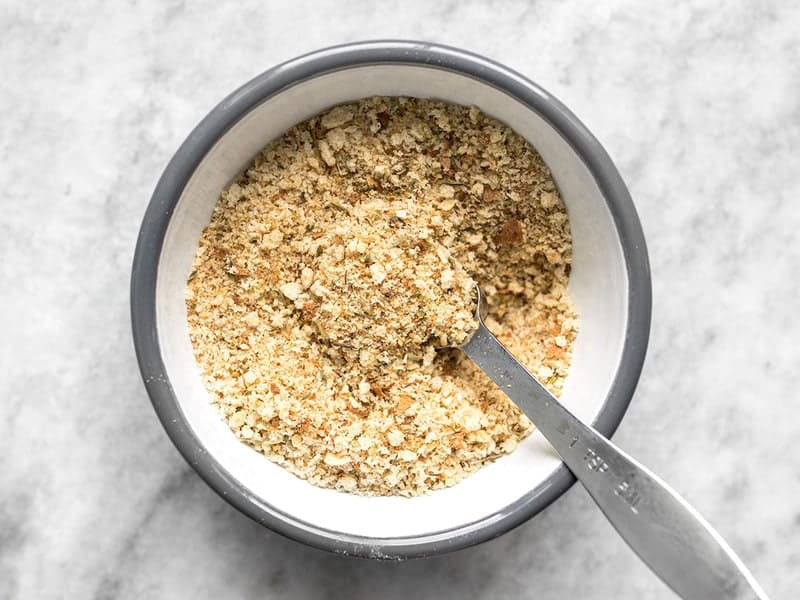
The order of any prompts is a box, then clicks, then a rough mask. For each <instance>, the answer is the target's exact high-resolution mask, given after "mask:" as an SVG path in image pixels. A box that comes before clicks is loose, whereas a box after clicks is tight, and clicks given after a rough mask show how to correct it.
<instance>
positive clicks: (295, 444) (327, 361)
mask: <svg viewBox="0 0 800 600" xmlns="http://www.w3.org/2000/svg"><path fill="white" fill-rule="evenodd" d="M571 253H572V247H571V237H570V231H569V223H568V220H567V214H566V211H565V209H564V206H563V204H562V202H561V199H560V197H559V194H558V191H557V189H556V186H555V184H554V182H553V179H552V177H551V175H550V172H549V170H548V168H547V167H546V166H545V165H544V163H543V161H542V159H541V157H540V156H539V155H538V154H537V153H536V151H535V150H534V149H533V148H532V147H531V146H530V145H529V144H528V143H527V142H526V141H524V140H523V139H522V138H521V137H520V136H518V135H517V134H515V133H514V132H513V131H511V130H510V129H509V128H508V127H506V126H505V125H503V124H502V123H500V122H498V121H496V120H494V119H491V118H489V117H487V116H486V115H484V114H483V113H481V112H480V111H479V110H478V109H477V108H467V107H462V106H456V105H451V104H445V103H443V102H439V101H433V100H419V99H413V98H383V97H377V98H369V99H366V100H362V101H359V102H355V103H352V104H347V105H342V106H338V107H336V108H333V109H332V110H330V111H328V112H326V113H324V114H322V115H319V116H316V117H314V118H312V119H309V120H308V121H305V122H303V123H301V124H299V125H297V126H295V127H293V128H292V129H291V130H289V131H288V132H287V133H286V134H284V135H283V136H282V137H281V138H279V139H278V140H275V141H274V142H272V143H271V144H269V145H268V146H267V147H266V148H265V149H264V150H263V151H262V152H261V153H260V154H259V155H258V156H257V157H256V159H255V161H254V162H253V164H252V165H251V166H250V167H249V168H248V169H247V170H246V171H245V172H244V173H243V174H242V175H241V176H240V177H239V178H238V179H237V180H236V181H235V182H234V183H232V184H231V185H230V186H229V187H228V189H226V190H225V191H224V192H223V193H222V195H221V197H220V199H219V202H218V204H217V206H216V208H215V210H214V213H213V215H212V218H211V222H210V224H209V225H208V227H207V228H206V229H205V230H204V232H203V235H202V237H201V239H200V245H199V248H198V251H197V255H196V258H195V261H194V267H193V271H192V273H191V275H190V276H189V281H188V284H187V295H186V306H187V313H188V324H189V332H190V336H191V341H192V344H193V347H194V352H195V356H196V358H197V361H198V364H199V366H200V368H201V370H202V372H203V375H204V381H205V385H206V387H207V389H208V391H209V393H210V394H211V396H212V399H213V402H214V404H215V405H216V407H217V408H218V410H219V412H220V414H221V415H222V417H223V418H224V419H225V421H226V422H227V423H228V425H229V426H230V428H231V429H232V430H233V432H234V433H235V434H236V435H237V436H238V437H239V439H241V440H242V441H244V442H246V443H247V444H249V445H251V446H252V447H253V448H255V449H257V450H259V451H260V452H262V453H264V454H265V455H266V456H267V457H269V458H270V459H271V460H273V461H275V462H277V463H278V464H280V465H282V466H284V467H285V468H287V469H288V470H289V471H291V472H292V473H294V474H295V475H297V476H298V477H301V478H303V479H307V480H308V481H309V482H311V483H313V484H315V485H319V486H323V487H329V488H336V489H340V490H345V491H349V492H355V493H360V494H372V495H389V494H400V495H404V496H414V495H419V494H423V493H425V492H427V491H429V490H432V489H436V488H442V487H446V486H451V485H453V484H455V483H457V482H458V481H459V480H461V479H462V478H464V477H465V476H466V475H468V474H469V473H471V472H473V471H475V470H476V469H478V468H480V467H481V466H482V465H484V464H486V463H487V462H489V461H492V460H494V459H495V458H497V457H498V456H501V455H503V454H506V453H509V452H511V451H513V450H514V448H515V447H516V446H517V444H518V442H519V441H520V440H521V439H522V438H524V437H525V436H526V435H527V434H528V433H529V432H530V431H531V428H532V425H531V423H530V421H528V419H527V418H526V417H525V416H524V415H522V413H521V412H520V411H519V410H518V409H517V408H516V407H515V406H514V405H513V404H512V403H511V402H510V401H509V400H508V399H507V398H506V396H505V395H504V394H503V393H502V392H501V391H500V390H499V389H498V388H497V387H496V386H495V385H494V384H493V383H492V382H491V381H490V380H489V379H488V377H486V376H485V375H484V374H483V373H482V372H481V371H480V370H479V369H478V368H477V367H475V366H474V365H473V364H472V363H471V362H470V361H469V359H467V358H466V357H465V356H464V355H463V353H461V352H460V351H459V350H456V349H447V348H445V347H447V346H452V345H457V344H458V343H460V342H461V341H463V339H464V338H465V336H466V335H467V333H468V332H469V331H470V330H471V329H472V327H473V326H474V322H473V320H472V310H473V304H474V298H473V294H474V286H475V282H476V281H477V282H478V283H479V284H480V285H481V288H482V290H483V291H484V293H485V295H486V296H487V300H488V304H489V317H488V318H487V320H486V324H487V326H488V327H489V329H491V330H492V331H493V332H494V333H495V334H496V335H497V337H498V338H499V339H500V340H501V341H502V342H503V343H504V344H505V345H506V346H507V347H508V348H509V350H510V351H511V352H512V353H514V354H515V355H516V356H517V357H518V358H519V359H520V360H521V361H522V362H523V363H524V364H525V365H526V366H527V367H528V368H529V369H530V370H531V371H532V372H533V373H534V374H535V375H536V376H537V377H538V378H539V379H540V380H541V381H542V382H543V383H544V384H545V385H546V386H547V387H548V388H549V389H550V390H551V391H552V392H553V393H554V394H556V395H558V394H560V392H561V388H562V384H563V381H564V378H565V377H566V375H567V370H568V367H569V363H570V355H571V348H572V343H573V341H574V339H575V336H576V333H577V325H578V322H577V316H576V314H575V311H574V309H573V306H572V303H571V302H570V299H569V297H568V295H567V290H566V286H567V282H568V278H569V272H570V263H571V258H572V257H571Z"/></svg>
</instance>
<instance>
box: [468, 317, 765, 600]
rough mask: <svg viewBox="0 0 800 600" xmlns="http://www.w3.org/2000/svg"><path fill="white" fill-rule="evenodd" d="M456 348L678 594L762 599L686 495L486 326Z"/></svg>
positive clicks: (705, 599) (711, 599) (704, 599)
mask: <svg viewBox="0 0 800 600" xmlns="http://www.w3.org/2000/svg"><path fill="white" fill-rule="evenodd" d="M461 349H462V350H463V351H464V352H465V353H466V354H467V356H469V357H470V358H471V359H472V360H473V361H474V362H475V363H477V365H478V366H479V367H480V368H481V369H483V371H484V372H486V374H487V375H488V376H489V377H490V378H491V379H492V380H493V381H494V382H495V383H496V384H497V385H498V386H499V387H500V389H501V390H503V392H505V393H506V395H508V397H509V398H511V400H513V401H514V403H515V404H516V405H517V406H519V407H520V409H521V410H522V411H523V412H524V413H525V414H526V415H527V416H528V418H530V419H531V421H533V422H534V424H535V425H536V428H537V429H538V430H539V431H540V432H541V433H542V434H543V435H544V436H545V437H546V438H547V440H548V441H549V442H550V444H551V445H552V446H553V448H555V450H556V451H557V452H558V454H559V455H560V456H561V458H562V460H563V461H564V462H565V463H566V465H567V466H568V467H569V469H570V470H571V471H572V472H573V473H574V474H575V476H576V477H577V478H578V479H579V480H580V481H581V483H582V484H583V485H584V487H585V488H586V489H587V490H588V491H589V494H590V495H591V496H592V498H593V499H594V501H595V502H596V503H597V505H598V506H599V507H600V509H601V510H602V511H603V513H604V514H605V515H606V517H607V518H608V520H609V521H611V523H612V525H614V527H615V528H616V530H617V531H618V532H619V534H620V535H621V536H622V537H623V539H624V540H625V541H626V542H627V543H628V545H630V547H631V548H633V550H634V551H635V552H636V553H637V554H638V555H639V557H640V558H641V559H642V560H643V561H644V562H645V563H646V564H647V565H648V566H649V567H650V568H651V569H652V570H653V571H654V572H655V573H656V574H657V575H658V576H659V577H661V579H662V580H663V581H664V582H665V583H666V584H667V585H669V586H670V587H671V588H672V589H673V590H674V591H675V592H676V593H677V594H678V595H679V596H681V597H682V598H685V599H687V600H695V599H696V600H717V599H719V600H723V599H724V600H729V599H736V600H739V599H742V600H743V599H762V600H765V599H766V595H765V594H764V592H763V591H762V590H761V587H760V586H759V585H758V582H756V580H755V579H754V578H753V576H752V575H751V574H750V572H749V571H748V570H747V567H745V566H744V564H743V563H742V561H741V560H740V559H739V558H738V557H737V556H736V554H734V552H733V550H731V548H730V547H729V546H728V544H727V543H725V540H723V539H722V537H721V536H720V535H719V534H718V533H717V532H716V531H715V530H714V529H713V528H712V527H711V525H709V524H708V522H707V521H706V520H705V519H704V518H703V517H702V516H700V514H699V513H698V512H697V511H696V510H695V509H694V508H692V507H691V506H690V505H689V503H688V502H686V500H684V499H683V498H681V497H680V496H679V495H678V494H677V493H676V492H675V491H674V490H672V488H670V487H669V486H668V485H667V484H666V483H664V482H663V481H662V480H661V479H659V478H658V477H657V476H656V475H654V474H653V473H652V472H651V471H649V470H648V469H647V468H645V467H644V466H642V465H641V464H639V463H638V462H637V461H635V460H634V459H633V458H631V457H630V456H628V455H627V454H625V452H623V451H622V450H620V449H619V448H618V447H617V446H616V445H614V444H613V443H611V442H610V441H609V440H608V439H607V438H606V437H605V436H603V435H602V434H600V433H599V432H597V431H596V430H595V429H594V428H592V427H590V426H589V425H586V424H585V423H583V422H582V421H581V420H580V419H578V418H577V417H575V415H573V414H572V413H571V412H569V411H568V410H567V409H566V408H564V406H563V405H562V404H561V403H560V402H559V401H558V399H556V397H555V396H553V395H552V394H551V393H550V392H548V391H547V390H546V389H545V388H544V386H542V384H541V383H539V381H538V380H537V379H536V378H535V377H534V376H533V375H531V374H530V373H529V372H528V370H527V369H526V368H525V367H524V366H523V365H522V364H520V362H519V361H518V360H517V359H516V358H514V356H513V355H512V354H511V353H510V352H509V351H508V350H506V348H505V347H504V346H503V345H502V344H501V343H500V342H499V341H498V340H497V338H495V337H494V335H492V333H491V332H490V331H489V330H488V329H486V327H485V326H484V325H483V323H480V325H479V328H478V330H477V331H476V332H475V333H474V335H473V336H472V338H471V339H470V340H469V341H468V342H467V343H465V344H464V345H462V346H461Z"/></svg>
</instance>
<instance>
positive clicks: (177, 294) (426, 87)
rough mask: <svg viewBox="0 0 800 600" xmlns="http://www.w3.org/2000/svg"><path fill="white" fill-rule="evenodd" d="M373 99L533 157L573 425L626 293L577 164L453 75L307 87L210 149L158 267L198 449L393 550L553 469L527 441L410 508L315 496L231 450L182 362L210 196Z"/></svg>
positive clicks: (261, 494) (554, 461)
mask: <svg viewBox="0 0 800 600" xmlns="http://www.w3.org/2000/svg"><path fill="white" fill-rule="evenodd" d="M372 95H386V96H398V95H407V96H416V97H423V98H438V99H441V100H445V101H449V102H455V103H458V104H464V105H475V106H478V107H479V108H481V109H482V110H483V111H484V112H485V113H487V114H489V115H491V116H493V117H496V118H497V119H499V120H501V121H503V122H505V123H506V124H508V125H509V126H510V127H512V128H513V129H514V130H515V131H517V132H518V133H519V134H521V135H522V136H523V137H525V138H526V139H527V140H528V141H530V142H531V144H532V145H533V146H534V147H535V148H536V149H537V150H538V151H539V152H540V153H541V154H542V156H543V158H544V160H545V162H546V163H547V164H548V165H549V167H550V168H551V170H552V172H553V175H554V178H555V180H556V182H557V184H558V186H559V188H560V190H561V194H562V196H563V198H564V202H565V204H566V206H567V210H568V212H569V217H570V223H571V227H572V235H573V243H574V263H573V269H572V274H571V281H570V292H571V295H572V298H573V300H574V301H575V303H576V304H577V308H578V311H579V314H580V319H581V321H580V333H579V335H578V338H577V340H576V343H575V353H574V358H573V364H572V368H571V371H570V374H569V377H568V379H567V382H566V385H565V390H564V395H563V401H564V402H565V403H566V405H567V406H568V407H569V408H570V409H572V410H573V411H574V412H575V413H576V414H577V415H579V416H580V417H583V418H585V419H589V420H591V419H593V418H594V417H595V415H596V414H597V413H598V411H599V410H600V408H601V406H602V405H603V403H604V401H605V399H606V396H607V394H608V393H609V390H610V388H611V385H612V383H613V380H614V377H615V375H616V372H617V368H618V365H619V362H620V356H621V352H622V348H623V343H624V337H625V331H626V319H627V311H628V281H627V276H626V267H625V259H624V256H623V252H622V247H621V244H620V240H619V237H618V234H617V231H616V227H615V224H614V220H613V218H612V215H611V213H610V211H609V209H608V207H607V205H606V202H605V200H604V198H603V195H602V193H601V191H600V189H599V188H598V186H597V184H596V182H595V180H594V178H593V177H592V175H591V173H590V171H589V170H588V169H587V167H586V166H585V164H584V163H583V161H582V160H581V158H580V157H579V156H578V155H577V154H576V152H575V151H574V150H573V148H572V147H571V146H570V145H569V144H568V143H567V142H566V141H565V140H564V139H563V138H562V137H561V135H560V134H559V133H558V131H557V130H555V129H554V128H553V127H552V126H551V125H550V124H549V123H548V122H547V121H545V120H544V119H543V118H542V117H541V116H540V115H538V114H536V113H534V112H532V111H531V109H530V108H528V107H527V106H526V105H524V104H523V103H521V102H519V101H518V100H516V99H515V98H513V97H511V96H509V95H508V94H506V93H505V92H503V91H502V90H499V89H497V88H495V87H492V86H490V85H488V84H486V83H484V82H481V81H479V80H477V79H474V78H472V77H468V76H466V75H464V74H460V73H456V72H451V71H447V70H443V69H441V68H436V67H424V66H418V65H401V64H384V65H369V66H359V67H354V68H350V69H345V70H339V71H335V72H331V73H327V74H323V75H319V76H317V77H314V78H312V79H308V80H305V81H302V82H300V83H297V84H295V85H293V86H292V87H289V88H287V89H285V90H283V91H282V92H280V93H279V94H276V95H274V96H272V97H271V98H267V99H266V100H264V101H263V102H262V103H261V104H260V105H259V106H257V107H256V108H254V109H253V110H251V111H250V112H249V113H248V114H246V115H245V116H244V117H243V118H241V120H239V121H238V122H237V123H236V125H234V126H233V127H232V128H231V129H229V130H228V131H227V132H226V133H225V134H224V135H223V136H222V137H221V138H220V139H219V141H218V142H217V143H216V145H215V146H214V147H213V148H212V150H211V151H210V152H208V154H207V155H206V156H205V158H204V159H203V160H202V162H201V164H200V165H199V167H198V168H197V169H196V171H195V172H194V174H193V176H192V177H191V179H190V180H189V182H188V184H187V185H186V187H185V188H184V191H183V194H182V195H181V197H180V200H179V202H178V204H177V206H176V208H175V210H174V213H173V216H172V218H171V220H170V224H169V227H168V230H167V233H166V237H165V240H164V245H163V248H162V252H161V257H160V261H159V267H158V274H157V289H156V304H157V331H158V339H159V344H160V346H161V352H162V357H163V360H164V364H165V367H166V372H167V375H168V377H169V380H170V382H171V385H172V387H173V390H174V393H175V396H176V398H177V401H178V402H179V404H180V408H181V410H182V411H183V413H184V415H185V417H186V420H187V422H188V423H189V426H190V427H191V428H192V429H193V431H194V433H195V435H196V436H197V438H198V439H199V440H200V441H201V443H202V444H203V445H204V446H205V449H206V451H207V452H208V453H209V454H210V455H211V456H213V457H214V458H215V459H216V460H217V461H218V463H219V465H220V466H221V468H223V469H225V470H227V471H228V472H229V474H230V475H231V476H232V477H233V478H235V479H236V480H237V481H238V482H239V483H240V484H241V486H242V487H244V488H245V489H246V490H247V493H248V494H249V495H250V496H251V497H252V498H253V500H254V501H256V502H257V503H262V504H265V505H269V506H270V507H272V508H273V509H274V510H277V511H279V512H282V513H284V514H287V515H291V516H292V517H293V518H295V519H299V520H301V521H305V522H306V523H308V524H311V525H314V526H316V527H319V528H323V529H327V530H330V531H332V532H343V533H347V534H351V535H359V536H366V537H380V538H398V537H408V536H417V535H423V534H430V533H431V532H438V531H442V532H444V531H446V530H449V529H453V528H459V527H464V526H467V525H469V524H471V523H474V522H476V521H479V520H484V519H492V518H500V517H501V516H502V515H503V514H504V510H505V509H506V508H507V507H508V506H509V505H511V504H513V503H514V502H516V501H518V500H519V499H520V498H522V497H524V496H526V495H528V494H530V493H531V491H532V490H534V489H536V488H537V487H539V486H543V485H547V481H546V480H547V479H548V477H549V476H550V475H551V474H552V473H553V471H554V470H555V469H556V468H557V467H558V466H559V464H560V461H559V459H558V458H557V456H556V455H555V454H554V453H553V451H552V449H550V447H549V446H548V444H547V442H546V441H545V440H544V439H543V437H542V436H541V435H540V434H538V433H534V434H533V435H532V436H530V437H529V438H527V439H526V440H525V441H524V442H523V443H522V444H520V446H519V448H518V449H517V450H516V451H515V452H514V453H513V454H511V455H510V456H506V457H503V458H501V459H499V460H497V461H496V462H495V463H493V464H491V465H488V466H486V467H484V468H483V469H481V470H480V471H479V472H478V473H476V474H473V475H472V476H470V477H468V478H467V479H466V480H464V481H463V482H461V483H460V484H458V485H456V486H454V487H452V488H449V489H445V490H439V491H436V492H433V493H431V494H429V495H426V496H423V497H419V498H413V499H406V498H397V497H377V498H376V497H362V496H356V495H351V494H344V493H340V492H335V491H332V490H324V489H319V488H317V487H314V486H312V485H310V484H308V483H306V482H305V481H302V480H300V479H297V478H296V477H294V476H293V475H291V474H289V473H288V472H287V471H285V470H284V469H282V468H281V467H279V466H277V465H275V464H273V463H272V462H270V461H269V460H267V459H266V458H264V457H263V456H262V455H261V454H258V453H257V452H256V451H254V450H252V449H250V448H249V447H247V446H245V445H244V444H242V443H240V442H239V441H237V440H236V438H235V437H234V435H233V434H232V433H231V432H230V430H229V429H228V427H227V425H226V424H225V423H223V422H222V420H221V419H220V418H219V416H218V414H217V412H216V409H215V408H214V407H213V406H212V405H211V404H210V402H209V397H208V395H207V393H206V391H205V389H204V387H203V384H202V381H201V377H200V373H199V370H198V367H197V365H196V363H195V360H194V357H193V354H192V348H191V344H190V342H189V337H188V329H187V325H186V309H185V305H184V288H185V285H186V278H187V276H188V275H189V272H190V270H191V263H192V259H193V257H194V254H195V251H196V249H197V243H198V239H199V237H200V234H201V232H202V229H203V228H204V227H205V226H206V225H207V224H208V221H209V219H210V216H211V211H212V209H213V207H214V204H215V203H216V201H217V198H218V196H219V193H220V191H221V190H222V189H223V188H224V187H225V186H226V185H227V184H228V183H229V182H230V181H231V180H232V179H233V178H235V177H236V176H237V175H238V174H239V173H240V172H241V171H242V169H243V168H245V167H246V166H247V165H248V163H249V162H250V161H251V160H252V158H253V157H254V156H255V154H256V153H257V152H258V151H259V150H260V149H261V148H262V147H263V146H264V145H265V144H266V143H268V142H269V141H270V140H272V139H274V138H276V137H277V136H279V135H281V134H282V133H283V132H284V131H286V130H287V129H288V128H289V127H291V126H292V125H294V124H296V123H298V122H300V121H302V120H304V119H306V118H308V117H311V116H312V115H314V114H317V113H319V112H320V111H322V110H324V109H326V108H328V107H330V106H333V105H335V104H339V103H341V102H345V101H350V100H355V99H358V98H363V97H366V96H372Z"/></svg>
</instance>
